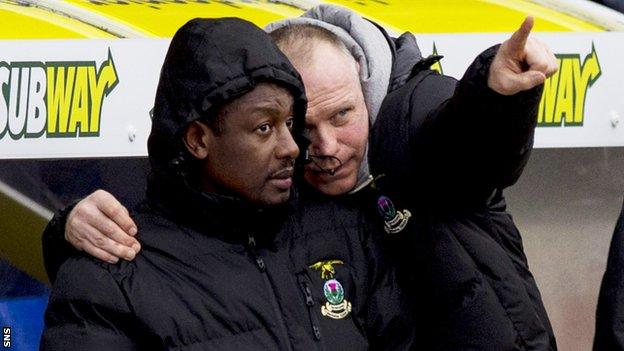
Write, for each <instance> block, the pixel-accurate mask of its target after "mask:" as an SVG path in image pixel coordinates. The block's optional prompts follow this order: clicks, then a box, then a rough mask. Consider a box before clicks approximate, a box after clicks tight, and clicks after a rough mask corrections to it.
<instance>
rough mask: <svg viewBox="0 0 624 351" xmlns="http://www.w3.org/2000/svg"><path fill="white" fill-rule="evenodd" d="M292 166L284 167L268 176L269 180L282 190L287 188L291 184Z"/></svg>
mask: <svg viewBox="0 0 624 351" xmlns="http://www.w3.org/2000/svg"><path fill="white" fill-rule="evenodd" d="M293 172H294V169H293V167H286V168H284V169H281V170H279V171H277V172H274V173H272V174H271V175H270V176H269V182H271V183H272V184H273V185H275V186H276V187H277V188H279V189H282V190H288V189H290V187H291V186H292V176H293Z"/></svg>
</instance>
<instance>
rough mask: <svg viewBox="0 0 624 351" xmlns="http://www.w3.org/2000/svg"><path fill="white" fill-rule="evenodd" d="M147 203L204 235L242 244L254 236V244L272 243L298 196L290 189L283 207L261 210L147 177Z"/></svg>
mask: <svg viewBox="0 0 624 351" xmlns="http://www.w3.org/2000/svg"><path fill="white" fill-rule="evenodd" d="M147 199H148V204H149V206H150V207H151V208H152V209H155V210H157V211H158V212H161V213H162V214H163V215H164V216H166V217H170V218H171V219H172V220H173V221H174V222H176V223H178V224H181V225H184V226H187V227H190V228H192V229H194V230H197V231H199V232H201V233H203V234H205V235H210V236H214V237H219V238H222V239H224V240H226V241H241V240H243V241H244V240H247V238H248V236H249V235H250V234H253V235H254V236H256V239H257V240H258V239H267V240H269V241H272V240H273V238H274V235H275V233H277V231H278V230H279V228H280V227H281V226H282V224H283V222H284V221H285V220H286V218H287V217H288V216H289V215H290V214H291V213H292V211H293V210H294V208H295V206H296V204H297V201H298V194H297V190H296V188H295V187H293V188H292V189H291V197H290V199H289V200H288V201H287V202H286V203H285V204H282V205H278V206H271V207H260V206H255V205H252V204H250V203H249V202H247V201H245V200H243V199H241V198H237V197H232V196H226V195H220V194H214V193H206V192H201V191H199V190H197V189H194V188H193V187H191V186H189V185H188V184H186V183H181V182H171V181H169V182H166V181H159V180H157V179H155V177H153V176H150V181H149V182H148V189H147Z"/></svg>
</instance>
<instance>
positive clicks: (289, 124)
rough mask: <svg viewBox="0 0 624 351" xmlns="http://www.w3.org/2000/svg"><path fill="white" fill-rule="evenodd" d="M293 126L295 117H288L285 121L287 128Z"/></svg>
mask: <svg viewBox="0 0 624 351" xmlns="http://www.w3.org/2000/svg"><path fill="white" fill-rule="evenodd" d="M294 126H295V119H294V118H289V119H288V120H287V121H286V127H288V129H290V130H292V129H293V127H294Z"/></svg>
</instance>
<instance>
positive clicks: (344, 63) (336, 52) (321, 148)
mask: <svg viewBox="0 0 624 351" xmlns="http://www.w3.org/2000/svg"><path fill="white" fill-rule="evenodd" d="M314 45H315V46H314V49H313V50H312V55H311V57H307V58H305V60H301V59H297V58H295V59H294V61H293V65H294V66H295V68H296V69H297V70H298V71H299V73H300V74H301V76H302V79H303V82H304V85H305V88H306V95H307V97H308V111H307V114H306V130H307V132H308V137H309V138H310V141H311V146H310V149H309V151H310V154H311V155H312V156H313V157H314V156H320V157H318V158H317V159H315V163H311V164H309V165H307V167H306V171H305V180H306V181H307V182H308V183H309V184H311V185H312V186H314V187H315V188H317V189H318V190H319V191H321V192H323V193H325V194H328V195H338V194H344V193H346V192H348V191H350V190H351V189H353V187H355V185H356V183H357V179H358V172H359V168H360V165H361V163H362V161H363V159H364V157H366V155H365V152H366V145H367V141H368V132H369V120H368V110H367V108H366V104H365V102H364V96H363V93H362V87H361V85H360V79H359V72H358V68H357V63H356V62H355V60H354V59H353V57H351V56H350V55H347V54H345V53H344V52H343V51H341V50H340V49H338V48H336V47H335V46H333V45H331V44H328V43H325V42H317V43H315V44H314ZM285 52H286V54H287V55H288V50H286V51H285ZM336 159H337V160H340V161H339V162H338V161H335V160H336Z"/></svg>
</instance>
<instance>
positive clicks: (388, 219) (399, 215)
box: [377, 195, 412, 234]
mask: <svg viewBox="0 0 624 351" xmlns="http://www.w3.org/2000/svg"><path fill="white" fill-rule="evenodd" d="M377 210H378V211H379V214H380V215H381V217H382V218H383V220H384V229H385V231H386V233H388V234H396V233H399V232H401V231H402V230H403V229H405V227H406V226H407V222H408V221H409V219H410V217H412V213H411V212H410V211H408V210H403V211H398V212H397V210H396V209H395V208H394V204H393V203H392V200H390V199H389V198H388V197H386V196H383V195H382V196H380V197H379V198H378V199H377Z"/></svg>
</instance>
